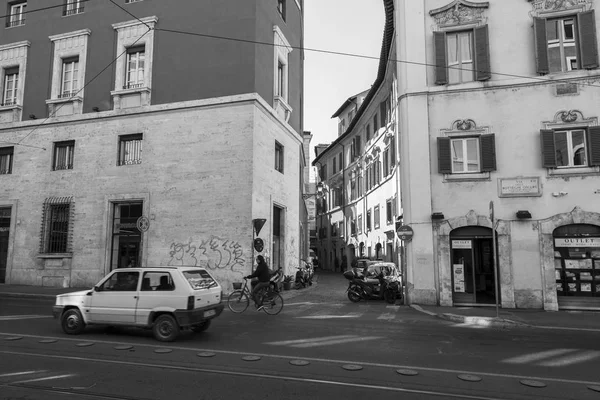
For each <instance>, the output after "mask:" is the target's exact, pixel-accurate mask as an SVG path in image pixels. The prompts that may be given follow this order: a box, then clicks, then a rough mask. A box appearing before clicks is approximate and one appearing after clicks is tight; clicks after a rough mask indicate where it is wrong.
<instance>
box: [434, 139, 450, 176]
mask: <svg viewBox="0 0 600 400" xmlns="http://www.w3.org/2000/svg"><path fill="white" fill-rule="evenodd" d="M437 145H438V146H437V148H438V171H439V173H440V174H451V173H452V153H451V151H450V138H447V137H439V138H437Z"/></svg>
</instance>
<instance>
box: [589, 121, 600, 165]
mask: <svg viewBox="0 0 600 400" xmlns="http://www.w3.org/2000/svg"><path fill="white" fill-rule="evenodd" d="M588 146H589V153H590V165H600V126H590V127H589V128H588Z"/></svg>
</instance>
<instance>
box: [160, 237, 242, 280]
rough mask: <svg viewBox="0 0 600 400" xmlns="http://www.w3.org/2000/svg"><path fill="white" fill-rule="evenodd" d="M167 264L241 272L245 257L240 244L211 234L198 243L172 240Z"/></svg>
mask: <svg viewBox="0 0 600 400" xmlns="http://www.w3.org/2000/svg"><path fill="white" fill-rule="evenodd" d="M169 257H170V260H169V262H168V265H193V266H196V267H202V268H207V269H210V270H213V271H215V270H231V271H234V272H242V271H243V268H244V265H245V262H246V261H245V259H244V251H243V249H242V245H241V244H239V243H238V242H234V241H231V240H228V239H222V238H220V237H218V236H211V237H210V238H209V239H204V240H201V241H200V242H199V244H196V243H194V242H193V241H192V240H191V239H190V240H188V242H187V243H184V242H173V243H171V246H170V247H169Z"/></svg>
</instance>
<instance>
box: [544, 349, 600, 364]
mask: <svg viewBox="0 0 600 400" xmlns="http://www.w3.org/2000/svg"><path fill="white" fill-rule="evenodd" d="M598 357H600V351H589V352H588V351H587V350H586V352H585V353H583V352H580V353H578V354H571V355H566V356H564V357H560V358H559V359H557V360H550V361H544V362H541V363H539V364H537V365H541V366H543V367H564V366H567V365H571V364H576V363H581V362H586V361H590V360H593V359H595V358H598Z"/></svg>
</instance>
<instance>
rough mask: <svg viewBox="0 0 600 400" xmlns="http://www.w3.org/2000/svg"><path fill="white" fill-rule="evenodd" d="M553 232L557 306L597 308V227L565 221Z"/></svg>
mask: <svg viewBox="0 0 600 400" xmlns="http://www.w3.org/2000/svg"><path fill="white" fill-rule="evenodd" d="M553 236H554V266H555V276H556V294H557V298H558V307H559V308H561V309H593V310H597V309H600V227H599V226H596V225H589V224H573V225H566V226H561V227H560V228H556V229H555V230H554V233H553Z"/></svg>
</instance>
